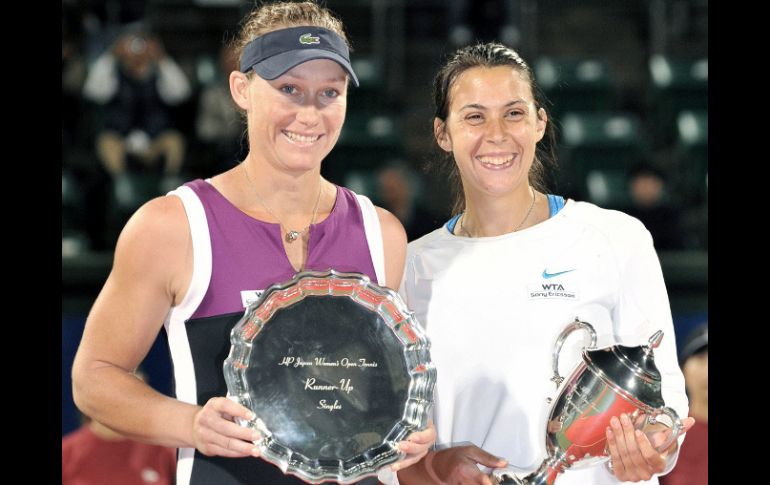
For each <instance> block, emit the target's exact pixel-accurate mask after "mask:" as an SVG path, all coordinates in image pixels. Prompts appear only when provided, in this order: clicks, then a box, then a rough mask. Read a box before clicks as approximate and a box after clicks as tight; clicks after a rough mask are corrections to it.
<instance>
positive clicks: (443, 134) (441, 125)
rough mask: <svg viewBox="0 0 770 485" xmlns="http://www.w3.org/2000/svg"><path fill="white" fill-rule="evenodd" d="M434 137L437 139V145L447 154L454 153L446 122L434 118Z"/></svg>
mask: <svg viewBox="0 0 770 485" xmlns="http://www.w3.org/2000/svg"><path fill="white" fill-rule="evenodd" d="M433 136H434V137H435V138H436V143H438V146H440V147H441V149H442V150H444V151H445V152H451V151H452V139H451V138H449V133H447V131H446V122H445V121H442V120H440V119H438V118H433Z"/></svg>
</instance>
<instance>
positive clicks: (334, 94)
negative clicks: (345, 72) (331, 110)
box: [323, 88, 340, 99]
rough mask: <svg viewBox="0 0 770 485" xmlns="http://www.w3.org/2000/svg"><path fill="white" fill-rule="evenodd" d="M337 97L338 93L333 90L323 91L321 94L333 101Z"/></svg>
mask: <svg viewBox="0 0 770 485" xmlns="http://www.w3.org/2000/svg"><path fill="white" fill-rule="evenodd" d="M339 95H340V92H339V91H337V90H336V89H333V88H329V89H325V90H324V92H323V96H324V97H326V98H330V99H334V98H336V97H338V96H339Z"/></svg>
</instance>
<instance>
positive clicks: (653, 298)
mask: <svg viewBox="0 0 770 485" xmlns="http://www.w3.org/2000/svg"><path fill="white" fill-rule="evenodd" d="M639 224H640V226H641V223H639ZM619 264H620V265H621V266H620V271H621V274H620V289H619V298H618V304H617V305H616V307H615V309H614V310H613V315H612V318H613V322H614V325H615V332H616V336H617V337H618V339H619V341H620V342H625V343H626V344H628V345H640V344H642V343H646V342H647V341H648V340H649V338H650V337H651V336H652V335H653V334H654V333H655V332H656V331H658V330H662V331H663V340H662V341H661V343H660V346H659V347H658V348H657V349H655V351H654V355H655V365H656V367H657V368H658V370H659V371H660V375H661V392H662V395H663V401H664V402H665V404H666V406H668V407H671V408H673V409H674V411H676V413H677V415H678V416H679V419H684V418H686V417H687V414H688V411H689V403H688V400H687V394H686V393H685V385H684V376H683V375H682V371H681V369H680V368H679V361H678V358H677V352H676V338H675V335H674V324H673V321H672V318H671V308H670V306H669V301H668V293H667V292H666V286H665V283H664V281H663V272H662V270H661V267H660V261H659V260H658V256H657V254H656V253H655V249H654V247H653V244H652V237H651V236H650V233H649V231H647V230H646V229H643V232H642V234H641V237H638V238H637V239H636V244H635V247H634V250H633V251H631V252H630V253H629V254H628V256H627V258H626V259H625V261H619ZM683 439H684V437H683V436H682V437H680V438H679V445H680V447H681V445H682V441H683ZM677 456H678V453H677ZM677 456H674V457H672V459H670V460H669V462H668V464H667V466H666V469H665V470H664V472H663V473H664V474H665V473H668V472H669V471H671V469H672V468H673V467H674V465H675V464H676V459H677Z"/></svg>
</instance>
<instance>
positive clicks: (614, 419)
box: [610, 416, 620, 427]
mask: <svg viewBox="0 0 770 485" xmlns="http://www.w3.org/2000/svg"><path fill="white" fill-rule="evenodd" d="M610 424H611V425H612V426H616V427H618V426H620V421H618V418H617V417H615V416H613V417H612V419H610Z"/></svg>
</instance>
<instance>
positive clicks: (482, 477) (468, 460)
mask: <svg viewBox="0 0 770 485" xmlns="http://www.w3.org/2000/svg"><path fill="white" fill-rule="evenodd" d="M425 461H426V463H425V466H426V468H427V469H428V474H429V475H430V476H431V478H432V479H433V482H432V483H434V484H441V485H471V484H479V485H492V483H493V482H492V478H491V477H490V476H489V475H487V474H485V473H483V472H482V471H481V470H479V467H478V466H477V464H479V465H484V466H486V467H489V468H500V467H504V466H506V465H507V464H508V463H507V462H506V461H505V460H504V459H502V458H499V457H497V456H495V455H492V454H490V453H487V452H486V451H484V450H482V449H481V448H479V447H478V446H475V445H467V446H455V447H452V448H445V449H443V450H439V451H436V452H433V453H431V455H429V456H428V458H426V460H425Z"/></svg>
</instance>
